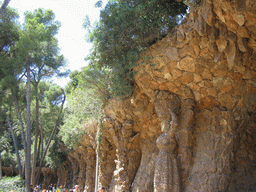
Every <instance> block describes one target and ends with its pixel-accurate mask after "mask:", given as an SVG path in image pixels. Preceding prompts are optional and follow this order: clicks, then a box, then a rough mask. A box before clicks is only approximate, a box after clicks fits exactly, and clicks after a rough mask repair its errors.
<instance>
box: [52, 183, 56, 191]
mask: <svg viewBox="0 0 256 192" xmlns="http://www.w3.org/2000/svg"><path fill="white" fill-rule="evenodd" d="M56 190H57V187H56V184H54V185H53V187H52V192H56Z"/></svg>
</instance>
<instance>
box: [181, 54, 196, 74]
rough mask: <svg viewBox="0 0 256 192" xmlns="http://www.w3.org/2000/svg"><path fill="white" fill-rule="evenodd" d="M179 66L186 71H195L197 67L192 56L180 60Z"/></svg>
mask: <svg viewBox="0 0 256 192" xmlns="http://www.w3.org/2000/svg"><path fill="white" fill-rule="evenodd" d="M177 67H178V68H179V69H180V70H184V71H187V72H192V73H193V72H195V70H196V68H195V59H194V58H192V57H190V56H186V57H185V58H183V59H182V60H181V61H180V62H178V65H177Z"/></svg>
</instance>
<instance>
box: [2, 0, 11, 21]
mask: <svg viewBox="0 0 256 192" xmlns="http://www.w3.org/2000/svg"><path fill="white" fill-rule="evenodd" d="M10 1H11V0H4V2H3V3H2V5H1V7H0V17H2V14H3V13H4V10H5V9H6V7H7V6H8V4H9V3H10Z"/></svg>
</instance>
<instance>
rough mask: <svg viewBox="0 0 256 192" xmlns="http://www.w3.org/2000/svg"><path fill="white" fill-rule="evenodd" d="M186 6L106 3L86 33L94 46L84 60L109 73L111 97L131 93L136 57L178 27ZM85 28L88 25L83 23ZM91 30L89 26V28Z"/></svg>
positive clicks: (124, 0) (141, 0)
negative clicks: (98, 19) (109, 71)
mask: <svg viewBox="0 0 256 192" xmlns="http://www.w3.org/2000/svg"><path fill="white" fill-rule="evenodd" d="M186 9H187V6H186V5H185V4H183V3H181V2H177V1H175V0H162V1H158V0H150V1H146V0H135V1H128V0H116V1H109V2H108V4H107V5H106V7H105V8H104V10H102V11H101V14H100V21H99V23H98V24H97V25H96V26H95V28H94V29H93V30H92V31H90V33H89V37H88V39H89V41H90V42H93V44H94V47H93V50H92V53H91V54H90V55H89V57H87V59H88V60H90V61H91V64H92V66H93V67H95V68H98V67H99V68H102V67H105V68H109V69H110V70H111V73H112V75H111V81H112V82H113V84H112V86H111V93H112V94H113V95H114V96H117V97H121V96H125V95H128V94H129V93H131V91H132V86H133V85H132V83H133V73H132V69H133V68H134V67H135V66H136V65H137V61H138V58H139V54H140V53H141V51H143V50H145V49H146V48H147V47H149V46H150V45H151V44H153V43H154V42H155V41H156V40H157V39H160V38H162V36H164V35H166V34H167V32H168V31H169V30H170V29H171V28H173V27H174V26H175V25H176V24H177V15H179V14H182V13H185V11H186ZM84 25H85V27H86V26H88V25H89V22H88V21H87V20H86V23H85V24H84ZM89 27H90V26H89Z"/></svg>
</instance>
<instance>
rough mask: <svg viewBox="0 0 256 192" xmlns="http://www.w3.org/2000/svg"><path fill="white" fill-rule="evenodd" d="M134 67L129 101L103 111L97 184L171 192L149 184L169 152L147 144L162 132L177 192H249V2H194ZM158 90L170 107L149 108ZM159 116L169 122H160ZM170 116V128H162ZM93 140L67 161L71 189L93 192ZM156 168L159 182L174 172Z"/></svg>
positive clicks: (255, 70)
mask: <svg viewBox="0 0 256 192" xmlns="http://www.w3.org/2000/svg"><path fill="white" fill-rule="evenodd" d="M139 63H140V65H139V66H138V67H137V68H136V69H135V83H136V85H135V88H134V92H133V94H132V95H131V97H130V98H128V99H126V100H125V101H123V102H120V101H118V100H115V99H112V100H109V102H108V104H107V106H106V108H105V116H104V121H103V123H104V130H103V137H102V144H101V147H100V159H101V164H100V168H99V186H104V187H105V188H106V189H108V190H109V191H134V192H143V191H145V192H146V191H147V192H149V191H174V190H173V189H174V188H173V187H171V188H168V187H167V188H168V189H167V188H164V189H158V188H157V187H156V186H157V185H158V184H157V182H156V180H157V178H156V177H157V176H156V174H155V173H156V169H159V168H158V167H159V163H160V161H159V154H160V153H162V152H163V151H162V150H164V151H165V152H164V153H166V150H170V149H169V148H168V149H162V148H159V147H158V146H157V145H156V141H158V139H159V138H161V137H162V136H163V134H165V133H168V134H169V135H170V136H168V137H169V139H170V138H171V141H175V144H174V145H173V146H174V148H173V149H171V152H170V153H172V156H171V159H174V158H175V159H177V162H178V163H177V166H173V165H172V167H174V168H175V170H176V169H177V171H178V175H179V177H178V182H177V181H175V182H174V179H173V182H174V183H176V184H177V185H179V188H180V189H179V191H205V192H206V191H254V190H256V180H255V178H256V177H255V176H256V167H255V166H256V164H255V160H256V159H255V158H256V156H255V155H256V131H255V130H256V124H255V115H256V110H255V107H256V95H255V94H256V81H255V78H256V1H255V0H235V1H230V0H203V1H202V2H201V5H200V6H199V7H194V8H192V10H191V13H190V15H189V17H188V18H187V19H186V20H185V21H183V22H182V23H181V24H180V25H179V26H178V27H177V28H176V29H175V30H173V31H172V32H171V33H169V34H168V35H167V36H166V37H165V38H164V39H162V40H161V41H158V42H157V43H156V44H154V45H152V46H151V47H150V48H149V49H148V50H146V51H145V52H144V53H143V54H142V55H141V59H140V61H139ZM159 93H160V94H171V95H175V97H178V98H179V102H180V104H179V106H178V107H177V109H176V108H175V110H173V108H172V106H173V105H174V104H172V105H170V106H169V104H170V102H171V100H170V102H168V99H167V100H164V101H163V102H162V100H160V101H159V103H160V104H159V103H158V104H157V105H156V101H155V97H157V96H156V95H157V94H158V95H159ZM156 106H158V108H159V110H157V111H156ZM159 106H160V107H159ZM161 106H162V107H161ZM168 106H169V107H168ZM174 111H175V112H174ZM165 114H167V116H168V114H169V116H170V117H169V116H168V118H169V119H168V118H167V117H164V118H160V116H161V115H162V116H164V115H165ZM176 116H177V128H176V129H173V128H172V126H170V128H168V130H170V131H163V130H164V124H165V123H166V121H167V119H168V121H169V123H170V124H171V125H173V122H174V117H175V118H176ZM161 128H162V130H161ZM94 138H95V131H94V133H93V131H92V134H89V136H88V138H85V142H84V143H83V144H82V145H81V147H80V149H77V150H76V153H77V154H78V155H72V157H73V160H72V159H70V162H72V163H71V164H72V165H73V166H74V167H73V168H72V170H73V172H75V174H73V175H76V177H77V178H75V177H73V182H77V183H79V184H80V187H81V189H82V190H84V191H88V192H89V191H94V174H95V156H96V155H95V139H94ZM166 154H169V152H167V153H166ZM74 161H76V162H74ZM167 161H168V162H169V160H168V158H167V159H166V162H167ZM167 164H168V163H167ZM78 165H80V166H78ZM163 166H166V167H167V168H166V169H168V170H171V169H169V168H170V167H168V166H167V165H163ZM174 168H173V169H172V170H174ZM166 169H165V170H164V172H163V173H165V172H166V174H167V175H166V178H167V180H168V182H169V180H170V178H173V177H174V176H173V173H174V172H175V171H169V172H168V171H166ZM163 177H164V178H165V176H163ZM168 182H167V183H168ZM169 183H170V182H169ZM163 184H165V183H163ZM175 191H177V190H175Z"/></svg>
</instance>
